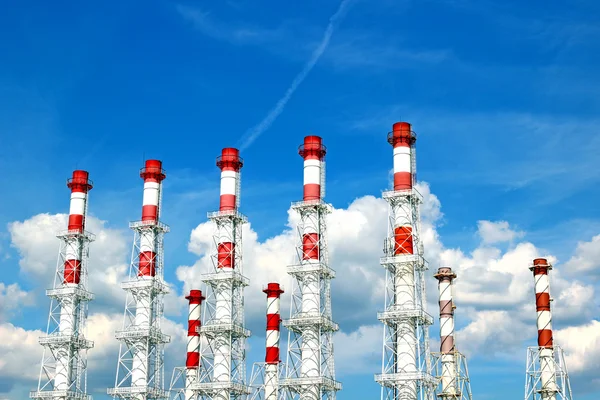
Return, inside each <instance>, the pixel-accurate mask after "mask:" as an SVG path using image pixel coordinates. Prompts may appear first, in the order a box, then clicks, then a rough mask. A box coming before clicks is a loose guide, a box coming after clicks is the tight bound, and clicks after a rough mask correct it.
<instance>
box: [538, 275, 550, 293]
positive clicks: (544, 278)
mask: <svg viewBox="0 0 600 400" xmlns="http://www.w3.org/2000/svg"><path fill="white" fill-rule="evenodd" d="M549 286H550V281H549V279H548V275H545V274H540V275H536V276H535V292H536V293H548V291H549Z"/></svg>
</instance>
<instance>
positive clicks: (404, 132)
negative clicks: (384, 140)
mask: <svg viewBox="0 0 600 400" xmlns="http://www.w3.org/2000/svg"><path fill="white" fill-rule="evenodd" d="M415 141H416V138H415V136H414V134H413V132H412V131H411V126H410V124H409V123H408V122H396V123H395V124H394V125H393V127H392V132H390V133H389V134H388V142H389V143H390V144H391V145H392V146H393V147H394V190H396V191H403V190H410V189H412V187H413V171H412V160H411V148H412V147H411V146H412V145H413V144H414V142H415ZM405 214H406V213H395V215H396V220H395V221H394V238H395V243H394V255H399V254H413V240H412V226H411V225H410V224H409V223H408V222H409V221H410V218H409V217H410V215H405Z"/></svg>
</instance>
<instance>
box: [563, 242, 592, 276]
mask: <svg viewBox="0 0 600 400" xmlns="http://www.w3.org/2000/svg"><path fill="white" fill-rule="evenodd" d="M565 269H566V270H567V271H569V272H570V273H574V274H575V273H583V274H589V275H593V276H596V277H597V276H600V235H596V236H594V237H593V238H592V240H590V241H589V242H579V243H578V244H577V249H576V250H575V254H574V255H573V257H571V259H570V260H569V261H567V262H566V263H565Z"/></svg>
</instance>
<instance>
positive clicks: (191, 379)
mask: <svg viewBox="0 0 600 400" xmlns="http://www.w3.org/2000/svg"><path fill="white" fill-rule="evenodd" d="M185 298H186V299H187V300H188V301H189V302H190V308H189V317H188V344H187V358H186V361H185V367H186V369H187V370H186V379H185V387H186V391H185V400H193V399H194V391H193V390H191V389H190V388H191V386H192V384H193V383H195V382H196V378H197V376H198V368H200V332H199V331H200V326H201V321H200V318H201V310H200V307H201V305H202V301H203V300H205V299H206V297H204V296H203V295H202V291H200V290H190V294H189V295H188V296H186V297H185Z"/></svg>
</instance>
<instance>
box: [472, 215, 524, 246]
mask: <svg viewBox="0 0 600 400" xmlns="http://www.w3.org/2000/svg"><path fill="white" fill-rule="evenodd" d="M477 228H478V229H477V233H479V236H481V239H482V240H483V243H487V244H493V243H503V242H512V241H513V240H515V239H519V238H521V237H523V236H524V234H525V233H524V232H518V231H513V230H512V229H510V226H509V224H508V222H507V221H497V222H492V221H485V220H483V221H477Z"/></svg>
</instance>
